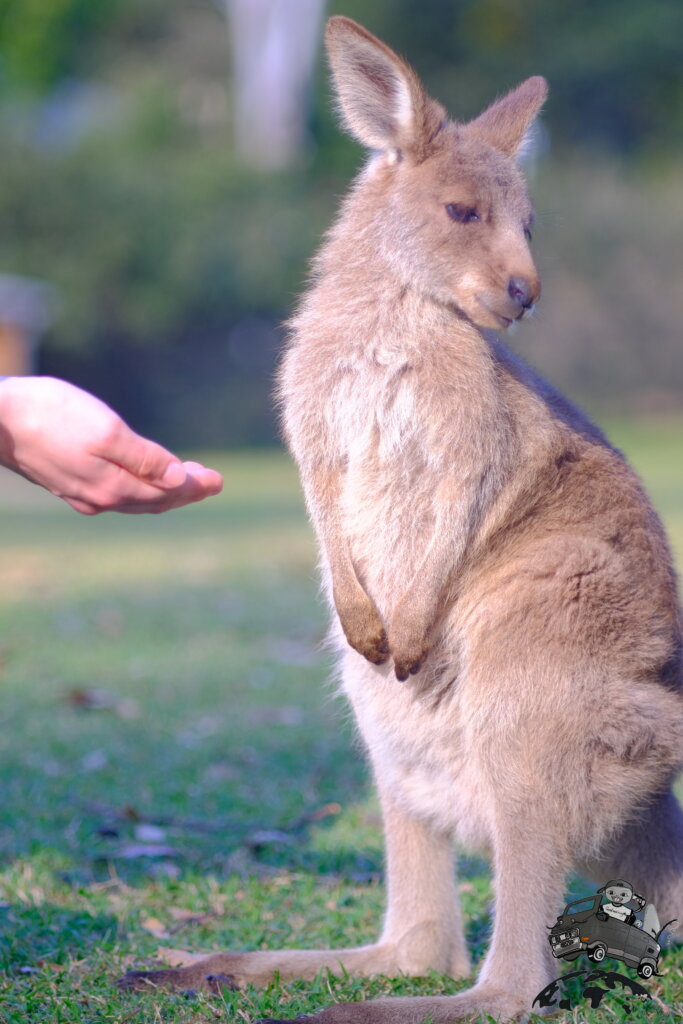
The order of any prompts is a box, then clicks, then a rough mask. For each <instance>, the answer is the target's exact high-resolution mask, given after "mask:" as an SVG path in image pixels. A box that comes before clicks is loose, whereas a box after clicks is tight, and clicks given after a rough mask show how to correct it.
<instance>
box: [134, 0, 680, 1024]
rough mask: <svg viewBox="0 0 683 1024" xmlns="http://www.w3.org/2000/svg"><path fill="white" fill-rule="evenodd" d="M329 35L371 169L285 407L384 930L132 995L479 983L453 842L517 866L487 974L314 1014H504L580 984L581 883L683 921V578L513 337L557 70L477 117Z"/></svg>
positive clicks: (186, 974) (304, 306)
mask: <svg viewBox="0 0 683 1024" xmlns="http://www.w3.org/2000/svg"><path fill="white" fill-rule="evenodd" d="M327 47H328V52H329V57H330V61H331V66H332V72H333V78H334V83H335V86H336V91H337V95H338V100H339V106H340V110H341V116H342V120H343V123H344V125H345V126H346V128H347V129H348V131H350V133H351V134H352V135H353V136H354V137H355V138H356V139H357V140H358V141H359V142H361V143H362V144H363V145H364V146H366V147H367V148H368V149H370V150H371V154H370V157H369V160H368V162H367V164H366V165H365V167H364V169H363V170H362V171H361V173H360V175H359V176H358V178H357V180H356V181H355V183H354V185H353V187H352V189H351V191H350V193H349V195H348V196H347V197H346V199H345V200H344V202H343V204H342V208H341V214H340V216H339V218H338V220H337V221H336V223H335V225H334V226H333V227H332V229H331V231H330V232H329V234H328V236H327V238H326V240H325V242H324V244H323V246H322V248H321V249H320V252H319V253H318V255H317V258H316V260H315V264H314V272H313V280H312V284H311V287H310V289H309V290H308V292H307V293H306V294H305V296H304V298H303V301H302V302H301V304H300V307H299V309H298V312H297V313H296V315H295V316H294V318H293V320H292V321H291V325H290V339H289V344H288V347H287V350H286V353H285V355H284V358H283V362H282V365H281V369H280V373H279V394H280V397H281V402H282V409H283V420H284V431H285V435H286V438H287V441H288V443H289V446H290V448H291V451H292V453H293V455H294V458H295V459H296V461H297V463H298V465H299V469H300V473H301V480H302V484H303V488H304V491H305V495H306V500H307V505H308V509H309V512H310V516H311V519H312V521H313V524H314V526H315V529H316V531H317V534H318V538H319V542H320V552H321V561H322V573H323V579H324V584H325V587H326V591H327V594H328V596H329V601H330V605H331V609H332V612H333V624H332V637H333V641H334V644H335V645H336V647H337V649H338V652H339V661H340V670H341V678H342V681H343V688H344V690H345V692H346V694H347V695H348V698H349V700H350V701H351V704H352V705H353V708H354V711H355V714H356V717H357V721H358V727H359V730H360V733H361V735H362V737H363V740H364V742H365V745H366V747H367V751H368V754H369V758H370V761H371V764H372V768H373V772H374V778H375V781H376V785H377V789H378V791H379V796H380V800H381V805H382V811H383V819H384V827H385V832H386V881H387V903H388V906H387V912H386V917H385V920H384V926H383V930H382V932H381V935H380V937H379V939H378V940H377V942H375V943H373V944H371V945H368V946H364V947H362V948H358V949H342V950H299V951H296V950H295V951H292V950H283V951H279V952H275V951H273V952H248V953H226V954H216V955H214V956H211V957H209V958H207V959H204V960H201V961H199V962H197V963H193V964H190V965H189V966H186V967H182V968H178V969H172V970H166V971H160V972H135V973H133V974H131V975H128V976H127V978H126V979H124V984H127V985H130V986H140V985H142V984H144V983H145V982H149V981H151V982H153V983H158V984H170V985H173V986H176V987H185V988H198V987H208V988H211V987H212V986H214V987H215V986H216V985H219V984H221V983H226V982H228V981H229V982H230V983H232V984H234V985H244V984H246V983H250V982H251V983H254V984H265V983H267V982H268V981H269V980H270V979H271V978H272V977H273V975H274V974H275V973H276V972H277V973H278V974H279V975H280V977H282V978H283V979H288V978H294V977H300V978H313V977H314V976H315V974H316V973H317V972H319V971H320V970H322V969H324V968H327V969H329V970H331V971H333V972H335V971H336V972H339V971H344V972H348V973H350V974H358V975H372V974H386V975H397V974H400V973H404V974H407V975H423V974H424V973H425V972H427V971H428V970H430V969H432V970H435V971H440V972H443V973H446V974H449V975H452V976H453V977H455V978H466V977H467V976H468V975H469V974H470V960H469V956H468V952H467V948H466V943H465V939H464V936H463V927H462V921H461V915H460V911H459V908H458V899H457V887H456V882H455V874H454V853H453V847H454V843H458V844H464V845H466V846H469V847H474V848H476V849H479V850H484V851H486V852H488V854H489V855H490V857H491V860H492V867H493V876H494V889H495V898H496V900H495V914H494V927H493V936H492V939H491V943H490V947H489V949H488V952H487V954H486V957H485V959H484V961H483V964H482V966H481V969H480V971H479V974H478V978H477V980H476V982H475V983H474V984H473V985H472V986H471V987H469V988H466V987H464V988H463V991H462V992H460V993H458V994H456V995H454V996H448V997H443V996H440V997H435V998H431V997H423V998H394V999H380V1000H369V1001H367V1002H362V1003H347V1004H338V1005H335V1006H332V1007H329V1008H327V1009H325V1010H323V1011H322V1012H320V1013H319V1014H317V1015H314V1017H313V1018H311V1019H314V1020H316V1021H320V1022H321V1024H347V1022H348V1024H418V1022H421V1021H425V1020H426V1019H429V1020H430V1021H432V1024H446V1022H452V1021H455V1020H458V1019H460V1018H466V1017H471V1016H476V1015H489V1016H491V1017H493V1018H495V1019H499V1020H509V1019H512V1018H515V1017H516V1016H518V1015H520V1014H523V1013H525V1012H528V1011H530V1010H531V1006H532V1003H533V1000H534V997H535V996H536V994H537V993H538V992H539V991H540V990H541V989H542V988H544V986H545V985H547V984H548V983H549V981H550V980H551V979H552V978H553V977H554V976H555V974H556V973H557V969H556V966H553V960H552V955H551V951H550V947H549V943H548V932H547V927H548V925H549V924H550V923H552V921H553V920H554V919H555V916H556V914H557V913H559V911H560V910H561V908H562V905H563V901H564V900H563V892H564V885H565V879H566V876H567V874H568V872H569V871H570V870H572V869H577V870H578V871H579V872H581V873H582V874H584V875H585V876H587V877H590V878H594V879H596V880H597V881H600V882H604V879H605V878H612V877H615V878H619V877H625V878H628V879H629V881H630V882H631V884H632V885H634V886H635V887H636V889H637V890H638V891H639V892H645V893H647V898H648V900H650V901H651V902H654V903H655V904H656V905H657V906H661V907H662V908H666V911H667V916H670V917H674V916H677V917H678V918H679V920H680V921H683V815H682V813H681V810H680V808H679V806H678V804H677V802H676V800H675V798H674V797H673V795H672V792H671V785H672V781H673V780H674V778H675V776H676V773H677V772H678V770H679V766H680V765H681V761H682V759H683V696H682V693H681V691H682V688H683V687H682V682H683V673H682V667H681V666H682V660H683V659H682V653H681V652H682V649H683V648H682V641H681V633H682V630H681V626H682V623H681V613H680V609H679V605H678V602H677V594H676V580H675V574H674V570H673V567H672V558H671V554H670V552H669V550H668V547H667V542H666V539H665V536H664V532H663V529H662V526H661V524H660V522H659V520H658V518H657V516H656V514H655V512H654V511H653V509H652V507H651V505H650V504H649V502H648V500H647V498H646V496H645V494H644V492H643V489H642V487H641V485H640V483H639V481H638V479H637V478H636V476H635V474H634V473H633V472H632V471H631V469H630V468H629V466H628V465H627V463H626V461H625V460H624V458H623V457H622V455H621V454H620V453H619V452H618V451H616V450H615V449H614V448H612V447H611V446H610V444H609V443H608V441H607V440H606V439H605V437H604V436H603V434H602V433H601V432H600V431H599V430H598V428H597V427H595V426H593V424H592V423H591V422H589V420H588V419H587V418H586V417H585V416H584V415H583V414H582V413H581V412H579V411H578V410H577V409H576V408H574V407H573V406H572V405H571V404H570V403H569V402H568V401H567V400H565V399H564V398H563V397H562V396H561V395H559V394H558V393H557V392H556V391H554V390H553V389H552V388H551V387H550V386H549V385H548V384H546V383H545V382H544V381H543V380H541V379H540V378H539V377H538V376H537V375H536V374H535V373H534V372H533V371H532V370H531V369H529V368H528V367H527V366H526V365H525V364H524V363H523V362H522V361H521V360H520V359H518V358H517V357H516V356H515V355H513V354H512V353H511V352H510V351H509V350H508V349H507V348H506V347H505V346H504V345H503V344H502V343H501V341H500V340H499V339H498V338H497V337H496V335H495V333H493V332H494V331H495V330H496V329H498V330H501V329H505V328H507V327H508V326H509V325H510V324H512V323H513V322H514V321H517V320H521V319H522V318H523V317H524V316H525V315H526V314H527V312H528V311H529V310H531V308H532V306H533V305H534V303H535V302H536V301H537V299H538V297H539V294H540V284H539V277H538V273H537V271H536V268H535V265H534V261H533V258H532V255H531V252H530V247H529V242H530V238H531V229H532V224H533V212H532V206H531V203H530V200H529V198H528V195H527V190H526V186H525V184H524V181H523V178H522V175H521V172H520V170H519V168H518V163H517V158H518V155H519V152H520V149H521V148H522V147H523V146H524V144H525V139H526V138H527V135H528V133H529V130H530V129H531V127H532V124H533V121H534V119H535V117H536V115H537V114H538V112H539V110H540V108H541V106H542V104H543V102H544V100H545V97H546V83H545V81H544V80H543V79H542V78H530V79H528V80H527V81H525V82H523V83H522V84H521V85H519V86H518V87H517V88H516V89H514V90H513V91H512V92H510V93H509V94H508V95H506V96H505V97H504V98H502V99H499V100H498V101H496V102H495V103H494V104H493V105H492V106H490V107H489V108H488V109H487V110H485V111H484V113H483V114H481V115H480V116H479V117H477V118H476V119H475V120H472V121H470V122H468V123H458V122H455V121H451V120H449V119H448V118H447V117H446V114H445V112H444V110H443V108H442V107H441V106H439V104H438V103H436V102H435V101H433V100H432V99H430V98H429V96H428V95H427V93H426V92H425V90H424V88H423V86H422V84H421V82H420V80H419V79H418V77H417V75H416V73H415V72H414V71H413V70H412V69H411V67H410V66H409V65H408V64H406V63H405V62H404V61H403V60H402V59H401V58H399V57H398V56H397V55H396V54H394V53H393V52H392V51H391V50H390V49H389V48H388V47H387V46H386V45H385V44H384V43H382V42H381V41H379V40H378V39H376V38H375V37H374V36H372V35H370V34H369V33H368V32H367V31H366V30H365V29H363V28H362V27H361V26H359V25H357V24H356V23H355V22H353V21H350V20H349V19H347V18H344V17H333V18H331V19H330V21H329V24H328V27H327Z"/></svg>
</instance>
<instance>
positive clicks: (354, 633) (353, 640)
mask: <svg viewBox="0 0 683 1024" xmlns="http://www.w3.org/2000/svg"><path fill="white" fill-rule="evenodd" d="M337 612H338V614H339V620H340V622H341V624H342V629H343V630H344V635H345V636H346V639H347V640H348V642H349V644H350V646H351V647H353V649H354V651H358V653H359V654H362V655H363V657H364V658H367V660H368V661H370V662H372V664H373V665H382V664H383V663H384V662H385V661H386V660H387V658H388V657H389V640H388V638H387V634H386V630H385V628H384V624H383V622H382V620H381V618H380V615H379V612H378V611H377V609H376V608H375V606H374V604H373V603H372V601H371V600H370V599H369V598H366V599H365V600H364V601H354V602H353V603H351V604H349V603H347V604H346V605H345V606H340V605H337Z"/></svg>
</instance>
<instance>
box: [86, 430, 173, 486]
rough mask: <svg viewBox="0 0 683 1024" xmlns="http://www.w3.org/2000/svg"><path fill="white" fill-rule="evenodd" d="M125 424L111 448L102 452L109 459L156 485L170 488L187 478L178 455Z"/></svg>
mask: <svg viewBox="0 0 683 1024" xmlns="http://www.w3.org/2000/svg"><path fill="white" fill-rule="evenodd" d="M121 428H122V429H121V430H119V431H118V432H117V435H116V438H115V439H113V440H112V441H111V443H110V446H109V450H108V451H103V452H102V453H101V454H102V456H103V457H104V458H105V459H107V460H108V461H109V462H114V463H116V465H118V466H120V467H121V468H122V469H125V470H127V472H129V473H130V474H131V475H132V476H135V477H137V478H138V479H139V480H145V481H146V482H147V483H150V484H153V485H154V486H155V487H162V488H164V489H170V488H173V487H180V485H181V484H183V483H184V482H185V479H186V477H187V473H186V471H185V469H184V467H183V464H182V462H181V461H180V459H179V458H178V457H177V456H176V455H173V454H172V453H171V452H169V451H167V449H166V448H163V447H162V446H161V445H160V444H157V443H156V441H150V440H149V439H148V438H146V437H141V436H140V435H139V434H136V433H135V431H134V430H131V429H130V427H128V426H126V424H124V423H123V422H122V423H121Z"/></svg>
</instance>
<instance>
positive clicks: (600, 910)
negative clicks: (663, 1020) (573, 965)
mask: <svg viewBox="0 0 683 1024" xmlns="http://www.w3.org/2000/svg"><path fill="white" fill-rule="evenodd" d="M603 896H604V897H605V902H604V903H603ZM672 923H673V921H667V923H666V924H665V925H664V926H660V923H659V915H658V914H657V911H656V909H655V907H654V905H653V904H652V903H648V901H647V900H646V899H645V897H644V896H641V895H640V894H639V893H637V892H635V891H634V889H633V886H632V885H631V883H630V882H627V881H626V880H625V879H623V878H614V879H612V880H611V881H609V882H606V883H605V885H603V886H602V887H601V888H600V889H598V891H597V892H596V893H594V894H593V895H592V896H585V897H582V898H581V899H578V900H573V901H572V902H571V903H568V904H567V906H566V907H565V908H564V911H563V912H562V913H561V914H560V915H559V917H558V918H557V921H556V922H555V924H554V925H552V927H551V928H550V935H549V936H548V941H549V942H550V949H551V951H552V954H553V956H554V957H556V958H557V959H564V960H568V961H573V960H576V959H577V957H579V956H581V954H582V953H583V954H585V955H586V956H588V958H589V959H590V960H591V961H592V962H593V963H594V964H599V963H601V962H602V961H603V960H604V959H605V957H608V956H609V957H611V958H612V959H613V960H621V961H622V963H624V964H626V966H627V967H630V968H632V969H634V970H636V971H637V972H638V974H639V975H640V977H641V978H645V979H647V978H651V977H652V975H653V974H657V973H658V966H659V956H660V953H661V948H662V947H661V945H660V941H659V940H660V937H661V935H662V932H663V931H664V929H665V928H667V927H668V926H669V925H670V924H672ZM584 975H585V977H584ZM579 977H583V980H584V982H585V984H584V991H583V993H582V994H583V996H585V997H586V998H590V999H591V1005H595V1003H594V999H595V997H596V994H600V993H601V994H600V995H599V1000H600V999H602V995H604V992H605V991H606V990H607V989H614V988H615V985H620V986H621V987H623V988H625V989H628V990H629V991H630V992H631V993H632V994H633V995H639V996H646V997H649V994H648V992H647V991H646V990H645V989H644V988H643V987H642V986H641V985H638V984H637V983H636V982H634V981H632V980H631V979H630V978H627V977H624V976H623V975H619V974H615V973H614V972H600V971H596V970H595V969H593V970H589V971H587V972H583V971H575V972H573V973H572V974H570V975H565V977H564V978H558V979H557V980H556V981H554V982H551V984H550V985H548V986H547V987H546V988H545V989H544V990H543V991H542V992H539V994H538V995H537V996H536V999H535V1000H534V1006H535V1005H536V1003H537V1002H538V1003H539V1006H540V1007H541V1008H543V1007H548V1006H556V1007H557V1008H560V1009H567V1008H569V1006H568V1004H567V999H568V997H567V996H566V995H565V996H564V998H563V999H562V1000H561V1001H560V1003H556V1002H555V998H556V996H558V995H561V994H562V991H561V990H562V989H565V988H566V984H567V982H568V981H569V979H572V978H579ZM601 982H604V983H605V985H606V988H605V989H603V988H601V987H600V983H601ZM599 1000H598V1002H599ZM569 1002H571V999H570V1000H569Z"/></svg>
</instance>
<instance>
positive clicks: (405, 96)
mask: <svg viewBox="0 0 683 1024" xmlns="http://www.w3.org/2000/svg"><path fill="white" fill-rule="evenodd" d="M325 42H326V44H327V52H328V56H329V59H330V64H331V66H332V76H333V80H334V84H335V87H336V90H337V96H338V99H339V108H340V111H341V115H342V120H343V122H344V124H345V126H346V128H347V129H348V130H349V132H350V133H351V134H352V135H353V136H354V137H355V138H356V139H358V141H359V142H362V143H363V145H364V146H368V147H369V148H370V149H382V150H388V151H393V152H397V151H398V152H401V151H406V152H409V153H411V155H412V156H413V157H414V158H415V159H416V160H417V161H418V162H420V161H422V160H424V159H425V157H426V156H427V155H428V152H429V144H430V143H431V140H432V139H433V138H434V136H435V135H436V133H437V132H438V131H439V128H440V127H441V125H442V123H443V121H444V119H445V116H446V115H445V111H444V110H443V108H442V107H441V106H439V104H438V103H435V102H434V100H432V99H430V98H429V96H428V95H427V93H426V92H425V90H424V87H423V85H422V83H421V82H420V79H419V78H418V76H417V75H416V74H415V72H414V71H413V69H412V68H411V67H410V65H409V64H407V63H406V62H405V61H404V60H402V59H401V58H400V57H398V56H397V55H396V54H395V53H394V52H393V50H390V49H389V47H388V46H386V45H385V44H384V43H382V42H381V41H380V40H379V39H376V38H375V36H373V35H371V34H370V33H369V32H367V31H366V30H365V29H364V28H362V26H361V25H358V24H357V23H356V22H355V21H352V20H351V19H350V18H344V17H342V16H341V15H336V16H335V17H333V18H330V20H329V21H328V23H327V31H326V34H325Z"/></svg>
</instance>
